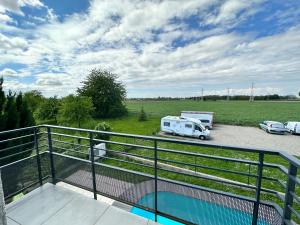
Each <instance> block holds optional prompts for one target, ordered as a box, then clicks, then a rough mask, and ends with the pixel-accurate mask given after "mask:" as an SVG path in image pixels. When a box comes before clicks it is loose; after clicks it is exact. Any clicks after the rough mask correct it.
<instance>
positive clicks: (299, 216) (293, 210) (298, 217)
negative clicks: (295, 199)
mask: <svg viewBox="0 0 300 225" xmlns="http://www.w3.org/2000/svg"><path fill="white" fill-rule="evenodd" d="M287 207H288V208H289V209H290V210H291V211H292V212H293V213H294V215H295V216H296V217H297V219H298V220H300V214H299V213H298V212H297V211H296V210H295V209H294V208H293V207H291V206H290V205H288V206H287Z"/></svg>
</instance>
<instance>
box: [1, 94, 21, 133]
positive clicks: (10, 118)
mask: <svg viewBox="0 0 300 225" xmlns="http://www.w3.org/2000/svg"><path fill="white" fill-rule="evenodd" d="M15 95H16V94H14V93H12V91H8V95H7V96H6V104H5V107H4V120H5V128H4V130H13V129H17V128H19V116H18V112H17V105H16V101H15Z"/></svg>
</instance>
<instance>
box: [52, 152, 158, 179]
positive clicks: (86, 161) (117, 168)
mask: <svg viewBox="0 0 300 225" xmlns="http://www.w3.org/2000/svg"><path fill="white" fill-rule="evenodd" d="M53 155H58V156H61V157H66V158H70V159H74V160H78V161H82V162H85V163H89V164H90V163H91V161H90V160H86V159H81V158H76V157H74V156H69V155H63V154H60V153H57V152H53ZM95 165H98V166H104V167H107V168H111V169H114V170H120V171H123V172H127V173H134V174H137V175H140V176H144V177H147V178H151V179H154V176H152V175H149V174H146V173H142V172H138V171H132V170H128V169H124V168H120V167H117V166H112V165H108V164H104V163H99V162H95Z"/></svg>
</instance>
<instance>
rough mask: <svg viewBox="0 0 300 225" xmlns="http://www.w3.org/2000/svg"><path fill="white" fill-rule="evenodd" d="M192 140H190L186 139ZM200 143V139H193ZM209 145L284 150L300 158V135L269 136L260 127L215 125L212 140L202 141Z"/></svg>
mask: <svg viewBox="0 0 300 225" xmlns="http://www.w3.org/2000/svg"><path fill="white" fill-rule="evenodd" d="M184 139H188V140H191V139H190V138H184ZM193 140H197V141H200V140H198V139H193ZM201 142H204V143H208V144H218V145H230V146H239V147H248V148H264V149H270V150H283V151H286V152H288V153H290V154H292V155H296V156H300V135H291V134H289V133H286V134H285V135H278V134H268V133H266V132H265V131H263V130H261V129H259V128H258V127H242V126H231V125H220V124H218V125H215V126H214V129H213V130H211V138H210V139H209V140H205V141H201Z"/></svg>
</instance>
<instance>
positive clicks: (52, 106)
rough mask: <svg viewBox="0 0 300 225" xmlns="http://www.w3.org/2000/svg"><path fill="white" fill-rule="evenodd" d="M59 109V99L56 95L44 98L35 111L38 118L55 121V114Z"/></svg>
mask: <svg viewBox="0 0 300 225" xmlns="http://www.w3.org/2000/svg"><path fill="white" fill-rule="evenodd" d="M58 109H59V100H58V99H57V97H56V96H54V97H51V98H48V99H45V100H44V101H43V102H42V103H41V105H40V106H39V108H38V109H37V111H36V117H37V118H38V119H39V120H44V121H45V120H47V121H50V122H52V121H54V122H55V123H57V114H58Z"/></svg>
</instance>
